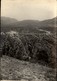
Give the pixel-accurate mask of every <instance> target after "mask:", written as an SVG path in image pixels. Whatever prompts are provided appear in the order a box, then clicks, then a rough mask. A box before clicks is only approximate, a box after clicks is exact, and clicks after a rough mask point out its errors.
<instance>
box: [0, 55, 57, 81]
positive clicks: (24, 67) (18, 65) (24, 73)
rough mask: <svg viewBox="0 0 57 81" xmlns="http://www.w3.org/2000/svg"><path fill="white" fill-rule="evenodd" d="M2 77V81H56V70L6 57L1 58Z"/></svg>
mask: <svg viewBox="0 0 57 81" xmlns="http://www.w3.org/2000/svg"><path fill="white" fill-rule="evenodd" d="M1 75H2V80H15V81H16V80H18V81H56V74H55V69H51V68H48V67H46V66H43V65H39V64H38V63H30V62H26V61H20V60H18V59H15V58H12V57H8V56H5V55H3V56H2V58H1Z"/></svg>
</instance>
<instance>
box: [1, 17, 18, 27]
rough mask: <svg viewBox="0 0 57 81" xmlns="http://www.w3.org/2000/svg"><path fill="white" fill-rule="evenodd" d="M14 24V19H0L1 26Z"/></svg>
mask: <svg viewBox="0 0 57 81" xmlns="http://www.w3.org/2000/svg"><path fill="white" fill-rule="evenodd" d="M15 22H18V21H17V20H16V19H14V18H9V17H1V26H6V25H9V24H12V23H15Z"/></svg>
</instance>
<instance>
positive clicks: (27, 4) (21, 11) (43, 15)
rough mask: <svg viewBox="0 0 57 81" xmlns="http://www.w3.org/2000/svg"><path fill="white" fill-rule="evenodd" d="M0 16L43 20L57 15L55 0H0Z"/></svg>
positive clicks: (56, 0)
mask: <svg viewBox="0 0 57 81" xmlns="http://www.w3.org/2000/svg"><path fill="white" fill-rule="evenodd" d="M1 16H6V17H11V18H15V19H17V20H45V19H51V18H53V17H56V16H57V0H1Z"/></svg>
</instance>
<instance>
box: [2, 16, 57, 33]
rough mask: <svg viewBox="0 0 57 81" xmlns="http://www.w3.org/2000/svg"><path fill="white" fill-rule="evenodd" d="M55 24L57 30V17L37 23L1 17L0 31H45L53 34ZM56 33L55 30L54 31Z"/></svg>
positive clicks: (35, 21)
mask: <svg viewBox="0 0 57 81" xmlns="http://www.w3.org/2000/svg"><path fill="white" fill-rule="evenodd" d="M55 24H56V29H57V17H55V18H52V19H48V20H44V21H38V20H23V21H17V20H15V19H12V18H7V17H2V18H1V29H2V31H6V30H7V31H8V30H17V31H21V30H22V32H23V31H26V30H27V31H28V30H29V31H31V30H32V31H35V30H38V29H39V28H40V29H43V30H47V31H51V32H54V31H55ZM4 27H6V28H4ZM56 31H57V30H56Z"/></svg>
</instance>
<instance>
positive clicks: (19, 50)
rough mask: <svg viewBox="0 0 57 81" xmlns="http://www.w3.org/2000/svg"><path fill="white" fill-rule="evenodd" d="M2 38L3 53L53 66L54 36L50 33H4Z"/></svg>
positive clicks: (54, 57)
mask: <svg viewBox="0 0 57 81" xmlns="http://www.w3.org/2000/svg"><path fill="white" fill-rule="evenodd" d="M4 38H5V41H4V44H3V47H2V54H3V55H8V56H11V57H15V58H18V59H20V60H26V61H30V62H39V63H41V64H44V65H48V66H51V67H55V61H56V60H55V59H56V56H55V54H56V53H55V40H54V39H55V38H54V37H53V36H52V34H51V35H46V34H39V33H36V34H34V33H32V34H17V33H15V34H14V33H13V35H12V34H11V33H5V37H4Z"/></svg>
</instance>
